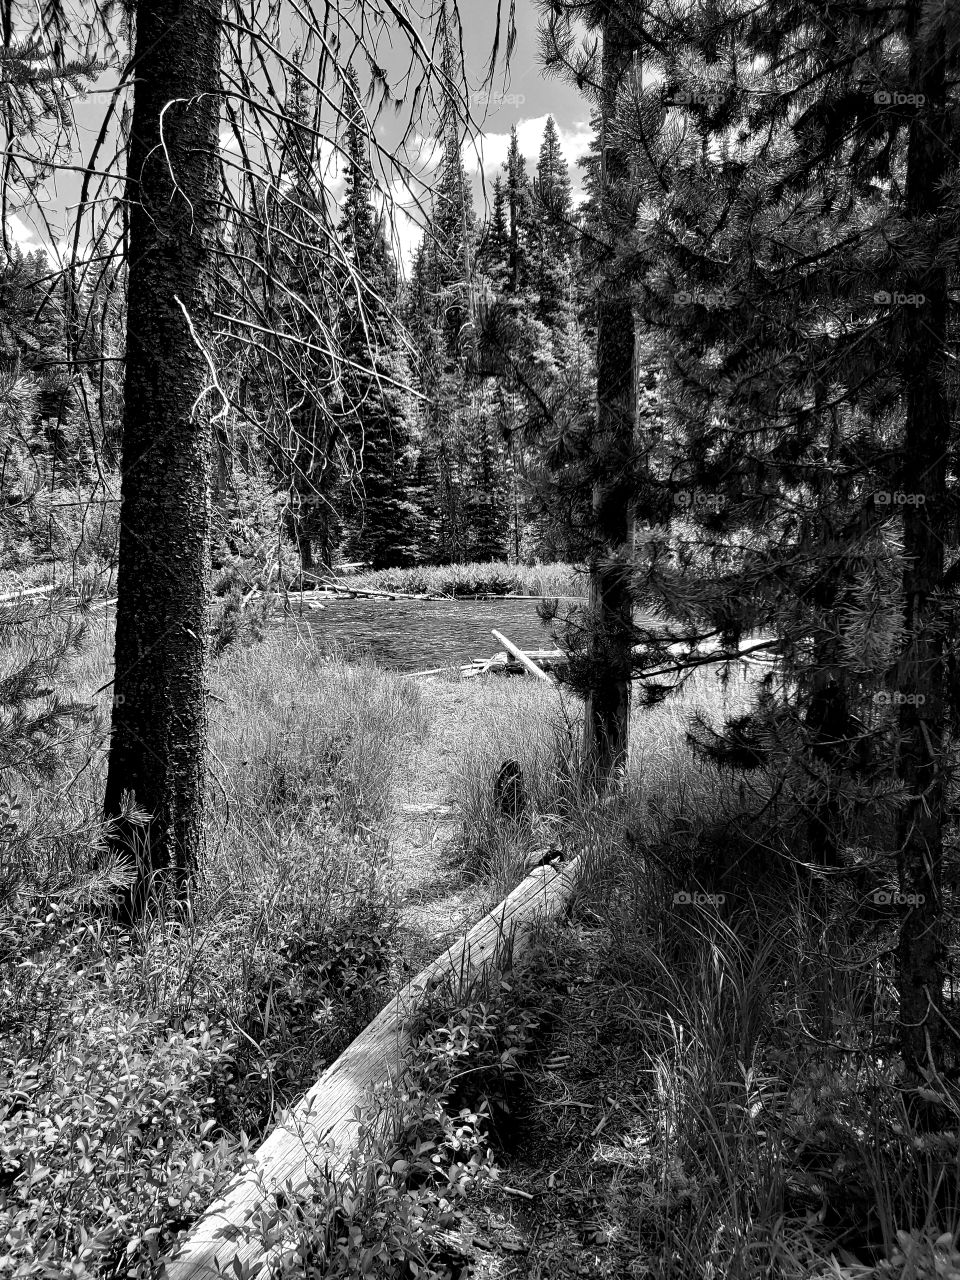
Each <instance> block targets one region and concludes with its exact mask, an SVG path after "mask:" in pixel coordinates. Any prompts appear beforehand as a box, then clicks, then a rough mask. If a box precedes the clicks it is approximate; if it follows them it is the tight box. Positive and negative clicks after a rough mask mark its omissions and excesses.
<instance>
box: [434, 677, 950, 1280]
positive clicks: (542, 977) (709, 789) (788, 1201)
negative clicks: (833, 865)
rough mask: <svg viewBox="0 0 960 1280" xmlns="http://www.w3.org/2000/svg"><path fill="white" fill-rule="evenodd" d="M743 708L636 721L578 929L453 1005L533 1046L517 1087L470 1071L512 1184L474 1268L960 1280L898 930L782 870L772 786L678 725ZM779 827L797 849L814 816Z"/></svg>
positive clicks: (477, 1225) (480, 1052)
mask: <svg viewBox="0 0 960 1280" xmlns="http://www.w3.org/2000/svg"><path fill="white" fill-rule="evenodd" d="M747 695H748V689H747V688H746V686H745V685H744V683H743V682H742V681H737V682H735V683H734V684H732V685H731V687H730V688H729V689H728V690H727V691H726V693H722V692H721V691H720V690H719V689H718V688H717V687H716V686H715V685H713V684H712V683H711V682H710V681H709V678H708V677H703V678H702V679H701V680H700V681H699V682H698V684H697V685H695V686H693V687H691V689H690V691H689V694H688V696H687V698H686V699H685V703H684V704H680V705H676V706H673V707H670V706H669V705H664V706H661V707H659V708H657V709H656V710H654V711H651V712H649V713H644V714H643V715H642V716H640V715H638V717H637V724H636V725H635V731H637V732H638V733H640V734H642V735H643V737H642V745H641V741H640V740H638V741H637V742H636V744H635V746H636V750H635V754H634V758H633V764H632V768H631V770H630V771H629V773H628V776H627V778H626V779H625V783H624V786H623V788H622V790H621V792H620V794H619V795H618V796H617V797H616V798H615V799H614V800H612V801H611V802H609V803H607V804H606V805H602V806H593V807H591V806H590V805H589V804H581V805H579V806H578V810H577V813H576V815H575V816H573V817H572V818H571V821H570V822H569V824H568V825H567V827H566V830H565V838H566V840H567V841H569V842H570V843H571V844H576V845H577V846H578V847H579V848H581V849H583V850H585V851H586V852H587V853H588V860H587V870H586V874H585V876H584V878H583V880H582V882H581V884H580V887H579V890H578V892H577V894H576V897H575V901H574V904H573V910H572V913H571V919H570V920H569V922H567V923H566V924H564V925H559V926H553V927H551V928H550V929H549V930H545V931H543V934H542V936H541V939H540V950H539V953H538V954H537V953H535V954H534V956H533V957H532V960H531V962H530V964H528V965H527V966H525V967H524V968H523V969H522V970H521V971H518V972H517V973H515V974H512V975H510V978H509V981H508V982H507V983H506V984H503V986H502V987H501V989H500V991H499V992H498V991H496V990H494V991H488V992H485V993H483V994H482V996H480V997H477V996H473V997H469V998H465V997H464V993H461V992H454V993H452V994H451V996H450V999H449V1001H448V1007H447V1010H446V1012H447V1013H448V1014H449V1015H450V1016H451V1017H454V1018H457V1017H459V1019H460V1020H461V1022H464V1021H465V1024H466V1025H472V1022H473V1021H475V1020H476V1019H477V1018H478V1017H480V1016H481V1014H482V1016H483V1017H486V1018H487V1019H493V1020H494V1021H495V1022H496V1023H497V1025H500V1026H501V1027H504V1028H507V1027H514V1028H516V1027H517V1026H519V1025H521V1024H522V1025H525V1026H532V1025H535V1026H536V1028H537V1031H536V1034H535V1035H531V1036H528V1037H527V1039H526V1040H525V1042H524V1044H523V1045H522V1046H520V1048H519V1050H518V1051H517V1052H516V1053H513V1054H512V1055H511V1062H512V1063H513V1064H514V1065H515V1066H516V1068H517V1069H516V1070H515V1071H512V1072H511V1077H510V1079H509V1080H505V1079H504V1078H503V1074H502V1071H501V1072H500V1074H499V1075H498V1074H497V1067H498V1062H499V1058H498V1056H497V1053H496V1052H491V1051H490V1048H489V1046H487V1047H484V1046H482V1045H481V1046H479V1047H478V1048H477V1050H476V1052H475V1054H474V1056H473V1057H471V1058H469V1059H468V1060H467V1061H466V1062H465V1063H464V1064H463V1065H462V1067H461V1070H460V1073H459V1074H460V1080H461V1083H462V1084H463V1085H464V1086H465V1089H464V1090H463V1091H461V1093H460V1094H458V1096H457V1099H456V1100H457V1102H458V1103H461V1104H462V1105H464V1106H466V1107H467V1108H469V1109H470V1110H471V1111H472V1112H477V1111H481V1112H484V1111H485V1112H486V1116H487V1122H486V1125H485V1128H484V1129H483V1130H482V1133H481V1136H480V1139H479V1140H478V1141H479V1142H480V1146H481V1147H482V1146H483V1142H484V1141H487V1142H489V1143H490V1145H491V1146H492V1147H493V1157H494V1158H493V1163H495V1164H496V1165H497V1166H498V1167H499V1176H496V1175H495V1176H493V1177H492V1178H491V1177H487V1178H486V1179H484V1182H483V1185H482V1186H478V1188H477V1189H476V1191H475V1194H474V1195H473V1197H472V1199H471V1200H470V1202H469V1205H467V1206H465V1207H464V1209H463V1215H464V1218H465V1224H466V1228H467V1229H466V1230H465V1231H463V1232H461V1244H460V1250H461V1257H462V1260H463V1261H464V1263H465V1264H466V1263H467V1262H469V1265H470V1267H471V1272H470V1273H471V1274H474V1275H477V1276H489V1277H494V1276H504V1277H506V1276H508V1275H510V1274H513V1264H514V1259H516V1258H517V1257H518V1256H519V1257H522V1258H523V1259H524V1266H525V1267H526V1269H527V1270H526V1274H528V1275H538V1276H551V1277H560V1278H563V1277H568V1276H569V1277H573V1276H578V1277H582V1276H591V1277H597V1278H598V1280H600V1278H601V1277H625V1276H637V1277H644V1278H646V1277H650V1278H651V1280H653V1278H654V1277H656V1280H701V1278H702V1280H720V1278H721V1277H724V1278H729V1280H761V1278H763V1280H769V1278H771V1277H776V1278H777V1280H831V1278H832V1280H934V1278H935V1277H952V1278H954V1280H955V1278H956V1277H957V1276H960V1252H958V1247H957V1241H958V1234H960V1192H958V1186H960V1178H958V1174H960V1155H958V1140H957V1133H956V1129H957V1120H958V1118H960V1096H958V1094H957V1091H956V1088H955V1086H950V1085H945V1084H944V1083H943V1082H941V1083H940V1084H938V1085H937V1086H936V1089H935V1092H936V1094H937V1095H938V1096H939V1097H940V1098H941V1099H942V1101H943V1103H944V1109H945V1115H946V1118H945V1122H944V1127H943V1129H942V1131H940V1132H937V1133H932V1134H921V1133H919V1132H918V1131H917V1129H916V1128H915V1125H914V1123H913V1122H912V1120H911V1118H910V1115H909V1113H908V1109H907V1106H906V1099H905V1096H904V1094H903V1091H902V1087H901V1082H900V1079H899V1074H898V1070H897V1066H896V1057H895V1054H894V1053H893V1052H891V1046H892V1045H893V1044H894V1034H895V1019H896V999H895V992H894V990H893V982H892V970H891V954H890V946H891V944H892V942H893V941H894V937H895V933H894V929H895V922H894V920H893V919H892V918H891V917H890V916H889V915H888V916H886V917H885V918H884V917H883V915H882V914H881V915H877V916H876V917H875V918H873V919H871V918H870V917H866V918H864V917H859V916H858V912H857V910H856V909H855V904H854V902H853V901H852V900H851V899H850V898H849V896H845V894H844V892H843V891H842V890H839V889H838V890H836V891H835V892H834V893H833V894H831V895H829V896H827V895H825V894H824V893H823V892H822V886H818V885H817V884H816V883H811V881H810V880H809V878H804V877H803V876H801V875H799V874H797V873H796V872H795V871H794V870H793V869H792V868H791V867H790V865H789V863H785V862H783V860H782V859H775V858H774V857H773V851H774V845H775V844H776V845H777V847H779V845H780V843H781V841H782V839H783V830H778V831H773V832H770V831H768V832H767V835H768V836H769V837H770V839H769V841H768V843H766V844H764V841H763V839H762V831H763V825H762V824H758V823H757V821H756V820H755V819H752V818H751V817H750V812H751V811H753V812H755V811H756V810H757V809H759V808H760V807H761V806H762V803H763V802H764V801H767V800H771V799H772V797H771V795H770V794H769V793H767V794H766V795H763V794H758V793H757V792H756V791H752V790H751V791H748V790H747V789H746V785H745V784H746V781H747V779H745V778H744V777H738V776H737V775H735V774H734V775H727V776H726V777H722V776H719V775H718V774H717V773H716V772H715V771H713V770H712V769H708V768H704V769H703V770H699V769H697V768H691V764H690V758H689V755H688V754H687V750H686V747H685V743H684V732H683V731H684V720H683V716H684V713H686V712H689V711H690V710H692V709H693V707H694V706H696V705H699V706H700V707H701V708H702V709H704V710H705V711H707V712H708V713H711V714H713V715H714V716H718V715H719V714H720V713H721V712H722V711H724V710H727V711H728V712H730V713H732V712H735V711H736V710H737V709H738V704H739V703H741V702H742V701H743V700H744V699H745V698H746V697H747ZM724 701H726V707H724V705H723V702H724ZM769 813H772V814H773V817H772V819H770V818H768V821H772V822H773V824H774V826H781V824H782V825H783V826H785V828H786V831H787V832H788V833H789V838H788V843H791V844H792V845H793V847H794V848H795V850H796V852H797V853H798V854H802V844H801V837H800V833H801V831H802V825H801V824H800V822H799V818H800V814H799V813H798V812H793V813H790V812H789V811H788V810H787V809H784V808H780V809H779V810H776V809H772V810H770V811H769ZM748 850H749V853H748V855H747V856H745V857H741V855H744V854H745V853H747V851H748ZM698 894H702V895H703V897H702V898H700V899H699V900H698V898H697V895H698ZM458 1010H459V1012H457V1011H458ZM499 1049H502V1045H501V1046H499ZM491 1073H492V1074H491ZM470 1081H472V1082H473V1085H472V1086H471V1084H470V1083H469V1082H470ZM951 1117H952V1119H951ZM504 1186H507V1187H509V1188H510V1190H504V1189H502V1188H503V1187H504ZM477 1240H480V1241H482V1242H483V1245H482V1247H480V1248H478V1247H477V1246H476V1241H477ZM471 1241H473V1242H474V1243H473V1244H471V1243H470V1242H471Z"/></svg>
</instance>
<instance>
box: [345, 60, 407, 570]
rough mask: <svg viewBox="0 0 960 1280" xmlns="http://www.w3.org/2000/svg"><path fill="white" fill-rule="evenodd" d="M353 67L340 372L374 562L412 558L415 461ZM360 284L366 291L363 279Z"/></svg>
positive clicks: (364, 551)
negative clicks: (410, 488) (409, 491)
mask: <svg viewBox="0 0 960 1280" xmlns="http://www.w3.org/2000/svg"><path fill="white" fill-rule="evenodd" d="M359 95H360V85H359V81H358V79H357V77H356V74H355V72H354V71H353V69H352V68H351V69H350V70H349V71H348V73H347V80H346V86H345V95H344V96H345V101H344V112H343V114H344V119H345V120H346V131H345V147H344V149H345V152H346V157H347V166H346V190H345V195H344V201H343V207H342V211H341V215H340V221H339V224H338V228H337V230H338V235H339V239H340V243H341V246H342V248H343V252H344V260H345V261H344V264H343V266H344V267H349V274H347V272H346V271H344V277H343V286H342V289H341V290H340V296H341V299H342V302H341V308H340V317H339V323H340V328H341V344H342V349H343V353H344V355H345V357H346V358H347V360H348V361H349V363H348V365H347V366H346V368H345V369H344V373H343V376H342V379H341V387H342V404H343V414H344V418H343V421H344V430H345V433H346V435H347V438H348V440H349V441H350V444H351V450H352V456H353V457H354V458H355V459H356V460H357V463H358V467H357V472H356V475H355V479H354V485H355V488H356V489H357V490H358V491H359V492H358V495H357V501H355V503H354V510H353V511H352V512H351V513H350V519H349V522H348V530H347V536H346V543H345V546H346V551H347V554H348V555H349V556H350V557H351V558H356V559H360V560H364V561H366V562H368V563H370V564H371V565H372V566H373V567H374V568H381V567H384V566H389V565H403V564H409V563H410V561H411V558H412V556H413V553H414V550H415V541H414V538H415V534H414V523H415V511H414V508H413V506H412V504H411V503H410V501H409V500H408V499H407V498H406V496H405V489H406V486H407V482H408V478H409V465H410V456H409V455H410V438H409V437H410V429H409V421H408V419H409V415H410V412H411V410H410V404H409V396H408V394H407V393H406V391H405V387H406V385H407V383H408V379H409V368H408V365H407V361H406V352H405V350H404V348H403V347H402V346H401V343H400V338H399V332H398V318H397V315H396V311H395V308H396V307H397V305H398V300H399V295H398V288H399V284H398V273H397V268H396V264H395V262H394V261H393V256H392V254H391V252H390V248H389V245H388V244H387V240H386V236H385V234H384V229H383V222H382V219H380V218H378V217H377V214H376V210H375V209H374V207H373V202H372V196H371V182H370V177H369V161H368V158H367V153H366V139H365V137H364V134H363V131H362V129H361V115H360V112H359V109H358V104H359ZM361 280H362V281H363V289H362V290H361V289H360V288H359V287H358V285H359V282H360V281H361Z"/></svg>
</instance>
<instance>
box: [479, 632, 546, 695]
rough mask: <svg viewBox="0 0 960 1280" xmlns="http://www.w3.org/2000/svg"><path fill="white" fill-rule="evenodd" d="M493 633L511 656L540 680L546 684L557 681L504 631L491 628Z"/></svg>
mask: <svg viewBox="0 0 960 1280" xmlns="http://www.w3.org/2000/svg"><path fill="white" fill-rule="evenodd" d="M491 634H492V635H493V638H494V640H499V641H500V643H501V644H502V645H503V647H504V648H505V649H506V651H507V653H509V654H510V655H511V657H514V658H516V660H517V661H518V662H519V663H521V664H522V665H523V666H524V667H526V669H527V670H528V671H529V672H530V674H531V675H532V676H536V677H537V679H538V680H542V681H544V683H545V684H554V683H555V681H554V680H553V679H552V678H551V677H550V676H548V675H547V673H546V672H545V671H544V670H542V668H540V667H538V666H537V664H536V663H535V662H534V661H533V660H532V659H531V658H528V657H527V655H526V654H525V653H524V652H523V650H522V649H518V648H517V646H516V645H515V644H514V643H513V641H512V640H508V639H507V637H506V636H505V635H504V634H503V633H502V632H500V631H496V630H494V629H491Z"/></svg>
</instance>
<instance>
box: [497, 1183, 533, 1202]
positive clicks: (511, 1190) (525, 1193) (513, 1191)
mask: <svg viewBox="0 0 960 1280" xmlns="http://www.w3.org/2000/svg"><path fill="white" fill-rule="evenodd" d="M500 1190H501V1191H506V1192H507V1194H508V1195H511V1196H522V1197H523V1199H524V1200H532V1199H533V1196H532V1195H531V1194H530V1192H529V1191H519V1190H518V1189H517V1188H516V1187H506V1186H504V1185H503V1183H501V1184H500Z"/></svg>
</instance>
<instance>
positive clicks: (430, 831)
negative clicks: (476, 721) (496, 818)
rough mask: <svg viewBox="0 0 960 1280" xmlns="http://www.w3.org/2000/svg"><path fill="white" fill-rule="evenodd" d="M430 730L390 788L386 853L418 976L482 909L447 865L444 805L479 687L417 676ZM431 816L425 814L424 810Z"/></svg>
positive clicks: (449, 844) (454, 821)
mask: <svg viewBox="0 0 960 1280" xmlns="http://www.w3.org/2000/svg"><path fill="white" fill-rule="evenodd" d="M419 680H420V684H421V688H422V692H423V697H424V700H425V703H426V706H427V712H428V716H429V721H430V727H429V729H428V731H427V734H426V736H425V738H424V740H423V742H422V744H420V745H419V747H417V748H415V749H413V750H411V751H410V753H409V754H408V756H407V758H406V760H405V761H404V766H403V768H402V769H401V770H400V772H399V775H398V777H397V780H396V782H395V784H394V806H393V807H394V815H393V822H392V824H391V840H390V850H391V855H392V858H393V865H394V868H395V871H396V873H397V876H398V879H399V881H400V884H401V886H402V893H403V902H402V907H401V911H400V924H401V929H402V931H403V933H404V935H405V938H406V940H407V944H408V945H407V948H406V949H407V959H408V961H409V963H410V965H411V967H412V968H413V970H414V971H415V972H416V971H419V969H421V968H422V967H423V965H425V964H426V963H427V962H428V961H429V960H432V959H433V958H434V957H435V956H437V955H439V954H440V952H441V951H443V950H444V949H445V948H446V947H448V946H449V945H450V943H451V942H453V941H454V939H455V938H457V937H459V935H460V934H462V933H463V932H464V931H465V930H466V929H467V928H469V926H470V925H471V924H473V923H474V921H475V920H476V919H478V918H479V916H480V915H482V913H483V911H484V909H485V908H486V906H487V896H488V895H487V892H486V891H485V889H484V886H482V885H476V884H469V883H466V882H465V878H464V876H463V874H462V873H461V872H460V871H459V870H458V869H457V868H456V866H455V865H453V864H452V855H453V854H454V852H455V842H456V837H457V825H458V815H457V813H456V811H455V808H454V807H453V805H452V801H453V799H454V796H453V781H454V777H455V765H456V760H457V753H458V752H459V751H461V750H462V748H463V744H464V742H465V740H466V734H467V732H468V729H469V723H470V721H471V720H472V719H473V718H474V717H475V716H476V714H477V712H478V710H479V708H480V707H481V706H482V703H483V699H484V690H483V687H482V685H481V683H480V681H472V682H471V681H462V680H459V679H456V678H444V677H431V676H426V677H419ZM431 810H433V811H431Z"/></svg>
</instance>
